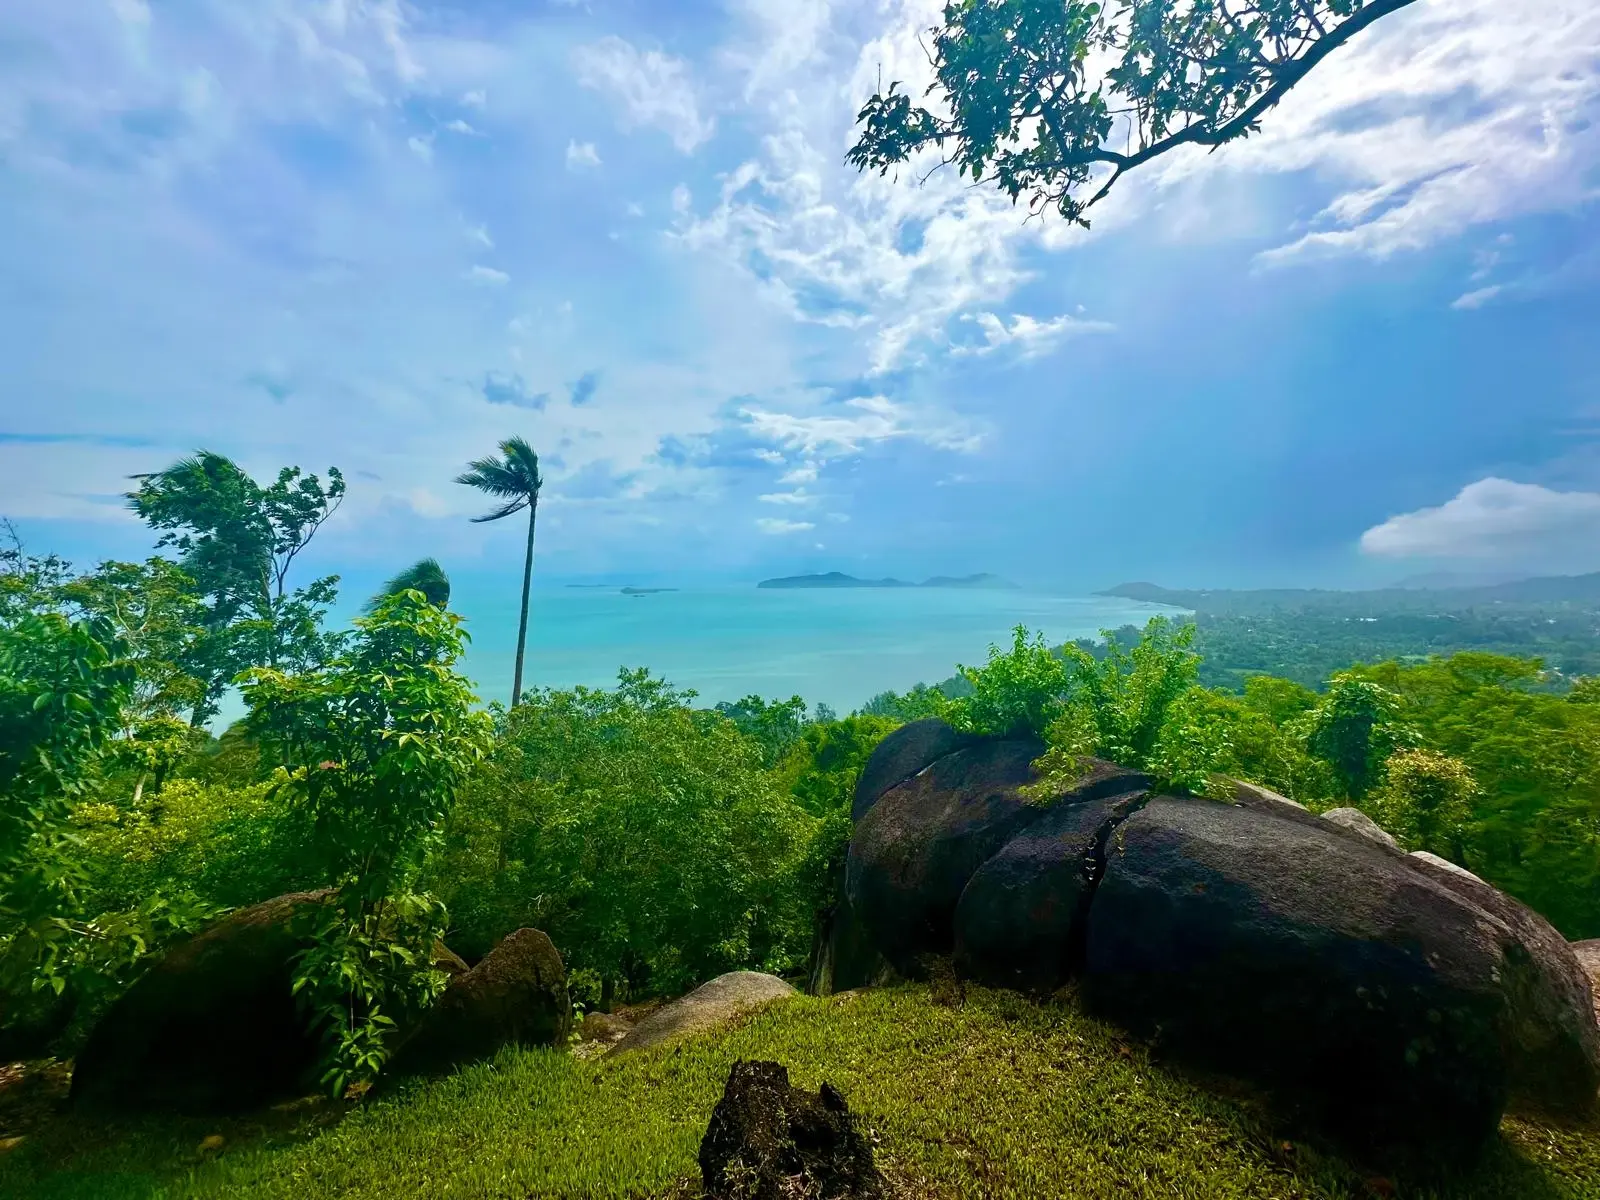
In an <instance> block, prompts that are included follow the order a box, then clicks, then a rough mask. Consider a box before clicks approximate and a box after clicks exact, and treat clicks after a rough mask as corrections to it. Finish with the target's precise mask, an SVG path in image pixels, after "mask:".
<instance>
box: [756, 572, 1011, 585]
mask: <svg viewBox="0 0 1600 1200" xmlns="http://www.w3.org/2000/svg"><path fill="white" fill-rule="evenodd" d="M756 586H757V587H758V588H909V587H931V588H1014V587H1016V586H1017V585H1016V584H1014V583H1011V582H1010V581H1008V580H1005V579H1001V578H1000V576H998V575H990V574H987V573H980V574H977V575H935V576H933V577H932V578H931V579H925V580H923V581H922V582H921V583H908V582H906V581H905V580H904V579H857V578H856V577H855V576H854V575H846V574H845V573H844V572H843V571H829V572H828V573H827V574H825V575H785V576H783V577H782V578H780V579H763V580H762V581H761V582H760V583H758V584H756Z"/></svg>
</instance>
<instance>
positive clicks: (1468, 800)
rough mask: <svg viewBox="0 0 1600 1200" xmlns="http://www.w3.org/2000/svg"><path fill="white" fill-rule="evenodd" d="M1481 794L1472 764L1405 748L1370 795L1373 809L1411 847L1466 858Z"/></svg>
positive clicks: (1389, 762)
mask: <svg viewBox="0 0 1600 1200" xmlns="http://www.w3.org/2000/svg"><path fill="white" fill-rule="evenodd" d="M1477 795H1478V784H1477V781H1476V780H1475V779H1473V777H1472V770H1471V768H1469V767H1468V766H1467V764H1466V763H1464V762H1462V761H1460V760H1459V759H1455V758H1451V757H1450V756H1449V755H1448V754H1440V753H1438V752H1437V751H1434V750H1400V751H1397V752H1396V753H1395V754H1393V755H1392V756H1391V757H1390V758H1389V761H1388V762H1387V763H1386V764H1385V766H1384V781H1383V786H1382V787H1380V788H1379V789H1378V790H1377V791H1376V792H1374V793H1373V795H1372V796H1371V797H1370V803H1369V809H1370V811H1371V814H1372V817H1373V819H1374V820H1376V821H1377V822H1378V824H1380V825H1382V826H1383V827H1384V828H1385V829H1387V830H1388V831H1389V832H1390V833H1391V834H1393V835H1394V836H1395V837H1396V838H1398V839H1399V840H1400V842H1401V843H1402V844H1403V845H1404V846H1405V847H1406V848H1407V849H1408V850H1427V851H1429V852H1430V853H1433V854H1437V855H1440V856H1441V857H1444V858H1449V859H1453V860H1454V861H1456V862H1460V861H1461V860H1462V859H1464V858H1465V857H1466V842H1467V838H1468V837H1469V836H1470V829H1471V825H1472V810H1473V801H1474V800H1475V799H1476V798H1477Z"/></svg>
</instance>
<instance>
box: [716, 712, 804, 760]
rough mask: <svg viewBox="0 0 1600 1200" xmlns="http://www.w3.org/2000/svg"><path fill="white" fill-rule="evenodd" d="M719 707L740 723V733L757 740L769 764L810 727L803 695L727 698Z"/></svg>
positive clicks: (724, 714) (762, 754)
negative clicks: (777, 697)
mask: <svg viewBox="0 0 1600 1200" xmlns="http://www.w3.org/2000/svg"><path fill="white" fill-rule="evenodd" d="M716 710H717V712H719V713H721V714H722V715H723V716H725V717H727V718H728V720H730V721H732V722H733V723H734V724H735V725H737V726H738V727H739V732H740V733H743V734H744V735H745V736H747V737H751V738H754V739H755V740H756V742H757V743H758V744H759V745H760V747H761V761H762V763H763V765H765V766H768V767H771V766H775V765H776V764H777V762H778V760H779V759H781V758H782V757H783V756H784V755H785V754H786V753H787V752H788V750H789V748H790V747H791V746H793V745H794V744H795V742H796V741H798V740H799V738H800V736H801V733H802V732H803V731H804V730H805V727H806V702H805V701H804V700H803V699H801V698H800V697H799V696H790V697H789V698H788V699H787V700H772V701H768V700H764V699H762V698H761V697H760V696H746V697H745V698H744V699H742V700H736V701H732V702H730V701H727V700H724V701H722V702H721V703H720V704H718V705H717V706H716Z"/></svg>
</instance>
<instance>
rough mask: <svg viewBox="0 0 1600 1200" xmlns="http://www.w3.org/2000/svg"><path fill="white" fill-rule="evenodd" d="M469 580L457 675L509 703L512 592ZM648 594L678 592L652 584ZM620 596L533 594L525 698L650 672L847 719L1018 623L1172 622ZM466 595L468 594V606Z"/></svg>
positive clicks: (714, 596) (567, 590) (879, 596)
mask: <svg viewBox="0 0 1600 1200" xmlns="http://www.w3.org/2000/svg"><path fill="white" fill-rule="evenodd" d="M484 582H487V581H483V582H480V581H477V580H474V581H472V583H471V584H469V585H468V587H467V588H466V589H461V590H460V591H458V597H457V598H456V599H454V600H453V602H452V607H453V608H455V609H456V610H457V611H459V612H461V613H462V614H463V615H464V616H465V617H466V618H467V629H468V631H469V632H470V633H471V635H472V644H471V647H470V648H469V650H468V652H467V655H466V657H465V659H464V661H463V664H462V669H463V671H464V672H465V673H466V674H467V675H468V676H469V677H470V678H471V679H472V680H473V681H474V683H475V685H476V687H477V690H478V694H479V696H480V697H481V698H482V699H483V700H484V701H485V702H486V703H487V702H490V701H494V700H498V701H500V702H502V703H504V702H506V701H507V700H508V699H509V698H510V693H511V676H512V669H513V665H514V661H515V653H516V631H517V606H518V600H519V595H518V594H517V591H516V589H515V588H514V587H511V586H501V587H499V588H494V589H490V588H489V587H486V586H484V585H483V584H484ZM650 586H671V585H669V584H652V585H650ZM621 587H622V585H620V584H619V585H615V586H612V585H587V586H573V585H571V584H570V583H562V582H557V581H549V582H545V583H543V584H539V583H536V584H535V587H534V593H533V598H532V602H531V604H530V611H529V623H528V650H527V658H526V663H525V666H524V670H523V687H524V690H526V689H528V688H531V687H556V688H570V687H573V686H575V685H578V684H583V685H586V686H590V687H609V686H611V685H613V684H614V683H615V682H616V679H617V673H618V671H619V670H621V669H623V668H627V669H634V668H638V667H647V668H649V670H650V672H651V673H652V674H653V675H655V676H657V677H659V678H664V679H667V680H669V681H670V682H672V683H673V684H675V685H677V686H678V687H682V688H692V689H693V690H694V691H695V692H696V693H697V694H698V696H699V699H700V702H702V703H705V704H715V703H718V702H720V701H724V700H737V699H739V698H740V697H742V696H747V695H751V694H756V695H760V696H764V697H766V698H768V699H780V698H787V697H789V696H791V695H799V696H802V697H804V698H805V700H806V702H807V703H808V704H812V705H815V704H818V703H823V704H827V705H829V706H831V707H832V708H834V709H836V710H837V711H839V712H840V713H845V712H849V711H851V710H852V709H855V708H859V707H860V706H861V705H862V704H864V703H865V702H866V701H868V700H869V699H871V698H872V697H873V696H875V695H877V694H878V693H879V692H883V691H888V690H894V691H903V690H905V689H906V688H909V687H911V686H913V685H914V684H917V683H936V682H938V681H939V680H941V679H945V678H947V677H949V676H950V675H952V674H954V673H955V670H956V667H957V665H958V664H963V663H964V664H967V665H978V664H981V663H983V662H984V661H985V659H986V657H987V652H988V647H989V646H990V645H991V644H1002V643H1009V641H1010V639H1011V630H1012V628H1013V627H1015V626H1016V625H1018V624H1019V623H1020V624H1023V625H1026V626H1028V628H1029V629H1031V630H1033V631H1035V632H1042V633H1043V634H1044V635H1045V637H1046V638H1047V639H1049V641H1050V642H1051V644H1052V645H1057V644H1060V643H1062V642H1065V641H1070V640H1071V639H1073V638H1079V637H1086V636H1094V635H1096V634H1098V633H1099V631H1100V630H1101V629H1106V628H1116V627H1118V626H1121V625H1126V624H1129V623H1133V624H1143V623H1144V622H1145V621H1147V620H1148V619H1149V618H1150V617H1151V616H1153V615H1155V614H1157V613H1162V612H1173V611H1176V610H1173V609H1169V608H1165V607H1163V606H1160V605H1154V604H1145V603H1141V602H1138V601H1132V600H1122V599H1118V598H1116V597H1109V596H1083V595H1069V594H1058V593H1053V592H1048V591H1034V590H1027V589H993V590H991V589H983V588H795V589H758V588H757V587H756V586H755V585H754V584H753V583H748V584H742V585H701V586H690V585H684V586H681V587H679V588H678V589H676V590H672V591H662V592H656V593H654V594H650V595H638V596H630V595H625V594H623V593H622V591H621ZM461 591H465V592H466V593H467V594H461Z"/></svg>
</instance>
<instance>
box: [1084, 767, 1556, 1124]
mask: <svg viewBox="0 0 1600 1200" xmlns="http://www.w3.org/2000/svg"><path fill="white" fill-rule="evenodd" d="M1321 824H1322V828H1320V829H1318V828H1316V827H1315V826H1308V825H1305V824H1302V823H1300V822H1298V821H1287V820H1283V819H1279V818H1275V817H1271V816H1267V815H1264V814H1262V813H1259V812H1253V811H1249V810H1241V809H1239V808H1237V807H1233V806H1230V805H1222V804H1216V803H1212V802H1209V801H1203V800H1179V799H1172V798H1166V797H1162V798H1157V799H1155V800H1152V801H1151V802H1150V803H1149V804H1147V805H1146V806H1145V807H1144V808H1143V809H1142V810H1140V811H1139V812H1137V813H1136V814H1134V815H1133V816H1131V817H1130V818H1129V819H1128V820H1127V821H1125V822H1124V823H1122V824H1121V825H1120V826H1118V827H1117V829H1116V831H1115V832H1114V833H1113V834H1112V836H1111V839H1110V842H1109V844H1108V846H1107V861H1106V870H1105V875H1104V878H1103V879H1102V880H1101V883H1100V887H1099V889H1098V890H1097V892H1096V894H1095V898H1094V903H1093V905H1092V906H1091V908H1090V913H1089V929H1088V947H1087V951H1088V952H1087V959H1086V972H1085V978H1084V988H1085V996H1086V998H1087V999H1088V1001H1089V1002H1090V1004H1091V1006H1092V1007H1093V1008H1094V1009H1095V1010H1096V1011H1098V1012H1100V1013H1101V1014H1103V1015H1106V1016H1109V1017H1111V1018H1114V1019H1116V1020H1119V1021H1121V1022H1123V1023H1125V1024H1127V1025H1130V1026H1132V1027H1133V1028H1134V1029H1136V1030H1140V1031H1143V1032H1150V1033H1156V1034H1158V1037H1159V1042H1160V1044H1161V1045H1163V1046H1168V1047H1172V1048H1174V1049H1177V1050H1179V1051H1180V1052H1181V1053H1185V1054H1187V1055H1189V1056H1190V1057H1193V1058H1196V1059H1198V1060H1201V1061H1203V1062H1207V1063H1210V1064H1213V1065H1217V1066H1220V1067H1222V1068H1224V1069H1227V1070H1230V1071H1232V1072H1234V1073H1237V1074H1243V1075H1248V1076H1253V1077H1255V1078H1257V1079H1259V1080H1261V1081H1263V1082H1266V1083H1269V1084H1276V1085H1281V1086H1283V1087H1286V1088H1288V1089H1292V1090H1293V1091H1294V1092H1295V1094H1296V1095H1297V1096H1298V1097H1300V1098H1301V1099H1303V1100H1305V1101H1306V1102H1307V1103H1308V1106H1309V1107H1310V1108H1311V1109H1312V1111H1313V1112H1314V1114H1315V1115H1316V1116H1317V1117H1318V1118H1320V1119H1321V1120H1322V1122H1323V1123H1324V1124H1325V1125H1327V1126H1329V1127H1330V1128H1331V1129H1332V1130H1333V1131H1335V1132H1338V1133H1344V1134H1346V1135H1348V1136H1351V1137H1354V1138H1355V1139H1357V1140H1358V1141H1360V1142H1361V1143H1362V1144H1363V1145H1365V1146H1366V1147H1367V1148H1369V1149H1371V1150H1374V1151H1386V1150H1390V1149H1395V1148H1400V1147H1410V1148H1415V1147H1417V1146H1428V1147H1434V1148H1446V1147H1447V1148H1449V1149H1450V1150H1451V1151H1452V1152H1455V1153H1460V1154H1469V1153H1472V1152H1475V1151H1477V1150H1479V1149H1481V1148H1482V1146H1483V1145H1485V1144H1486V1143H1487V1141H1488V1140H1489V1139H1490V1138H1491V1137H1492V1136H1493V1134H1494V1131H1495V1129H1496V1127H1497V1125H1498V1122H1499V1119H1500V1114H1501V1112H1502V1110H1503V1108H1504V1106H1505V1102H1506V1095H1507V1088H1508V1082H1509V1079H1508V1076H1509V1074H1510V1071H1509V1067H1508V1063H1507V1033H1508V1030H1509V1028H1510V1027H1511V1026H1512V1024H1513V1021H1512V1011H1511V1010H1512V1008H1513V1006H1514V1005H1518V1004H1525V1003H1527V1001H1526V999H1525V997H1526V996H1527V995H1528V994H1529V993H1530V992H1533V991H1537V990H1539V989H1541V988H1543V987H1544V986H1546V985H1545V983H1544V982H1543V981H1542V980H1541V978H1540V976H1539V972H1538V970H1537V968H1536V967H1534V966H1533V965H1532V964H1531V963H1530V962H1529V961H1528V958H1527V955H1526V953H1525V952H1524V950H1523V948H1522V946H1521V944H1520V943H1519V941H1518V940H1517V938H1516V937H1515V935H1514V934H1513V933H1512V932H1511V930H1510V929H1508V928H1507V926H1506V925H1505V924H1504V923H1502V922H1501V921H1499V920H1498V919H1496V918H1494V917H1492V916H1490V915H1488V914H1487V913H1485V912H1484V911H1483V910H1482V909H1481V908H1479V907H1477V906H1476V905H1474V904H1471V903H1468V902H1467V901H1465V900H1463V899H1462V898H1461V897H1459V896H1458V895H1457V894H1456V893H1455V892H1453V891H1451V890H1450V889H1448V888H1446V887H1444V886H1442V885H1440V884H1438V883H1436V882H1434V881H1433V880H1431V879H1429V878H1427V877H1426V876H1424V875H1423V874H1422V873H1421V872H1419V871H1417V870H1415V869H1413V868H1412V867H1411V866H1410V864H1409V863H1408V862H1407V860H1406V857H1405V856H1404V855H1394V854H1392V853H1390V852H1388V851H1387V850H1385V849H1384V848H1383V847H1381V846H1377V845H1374V844H1372V843H1370V842H1368V841H1367V840H1366V839H1364V838H1361V837H1357V836H1351V835H1347V834H1344V833H1342V832H1341V831H1339V830H1337V829H1336V828H1333V827H1330V826H1328V824H1327V823H1326V822H1323V823H1321Z"/></svg>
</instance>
